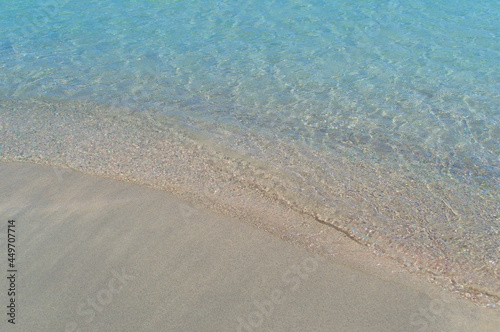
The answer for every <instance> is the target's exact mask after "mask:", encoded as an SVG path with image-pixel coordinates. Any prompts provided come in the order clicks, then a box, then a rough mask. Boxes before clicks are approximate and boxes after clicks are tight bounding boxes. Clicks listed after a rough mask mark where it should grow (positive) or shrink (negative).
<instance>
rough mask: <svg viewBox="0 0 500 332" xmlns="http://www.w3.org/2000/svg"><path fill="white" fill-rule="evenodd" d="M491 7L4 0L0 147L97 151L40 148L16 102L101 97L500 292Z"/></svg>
mask: <svg viewBox="0 0 500 332" xmlns="http://www.w3.org/2000/svg"><path fill="white" fill-rule="evenodd" d="M499 16H500V3H499V2H497V1H493V0H479V1H465V0H453V1H451V0H448V1H424V0H408V1H387V2H382V3H380V1H307V0H300V1H299V0H297V1H285V0H284V1H248V0H246V1H212V0H206V1H118V0H117V1H110V0H100V1H85V2H77V1H70V0H54V1H28V0H22V1H2V2H1V3H0V29H1V30H0V31H1V34H0V97H1V99H2V100H3V101H5V102H8V103H9V104H5V103H4V104H3V107H4V108H3V110H2V113H3V114H1V115H2V116H3V117H2V118H1V121H2V122H0V125H2V123H3V127H5V128H9V130H10V131H11V133H12V132H14V133H16V135H12V136H9V135H10V134H9V133H7V131H4V133H3V135H4V137H3V139H4V145H3V151H1V153H2V156H3V158H6V159H9V158H10V159H12V158H14V159H16V158H17V159H23V158H24V157H23V156H25V155H26V154H28V155H33V154H39V155H42V156H43V157H37V158H39V159H37V160H42V159H43V160H45V161H46V162H50V163H56V162H59V163H62V164H67V165H73V167H76V166H75V165H77V164H78V163H80V166H81V164H85V165H86V167H87V168H88V170H89V171H92V170H94V171H95V170H96V169H100V167H102V165H104V164H106V163H108V164H109V163H110V162H109V160H108V161H106V160H105V158H104V157H103V158H101V159H99V158H97V157H96V156H97V152H96V151H97V150H96V151H94V152H92V151H90V152H89V151H87V150H85V151H86V152H85V154H83V152H81V154H78V153H76V152H73V153H70V152H68V153H57V151H53V148H54V144H56V143H54V144H52V145H50V144H48V145H46V147H45V148H44V147H40V144H41V143H40V140H42V138H41V137H43V136H36V137H35V136H29V135H28V134H29V133H31V131H30V130H31V129H32V128H31V129H30V128H28V127H27V125H26V123H27V122H26V119H27V118H29V117H30V115H29V113H30V107H25V106H22V107H21V106H19V105H25V104H23V103H26V102H35V101H38V102H40V101H43V102H44V103H45V104H44V105H59V106H57V107H58V110H59V111H58V112H63V113H65V114H70V113H71V112H78V110H80V112H83V111H81V108H79V107H75V106H74V105H86V103H94V104H93V105H108V106H109V105H111V106H110V107H112V109H113V115H112V117H113V119H115V120H116V121H117V122H119V121H125V120H126V121H127V126H126V127H127V130H131V132H132V129H131V128H132V127H133V126H134V125H133V124H134V123H139V122H141V121H142V120H139V119H143V117H144V116H146V115H147V116H149V117H154V118H155V119H157V120H155V121H156V122H155V123H156V125H158V123H160V122H162V121H166V122H168V123H171V122H172V121H174V120H175V122H176V123H179V124H181V127H182V128H183V129H185V130H191V131H193V132H195V133H198V134H202V135H204V136H203V137H205V142H206V141H210V140H219V141H221V142H222V143H223V144H224V145H225V146H227V147H228V148H232V149H234V150H237V151H239V153H241V155H244V156H246V157H245V158H246V159H245V162H244V163H241V162H239V161H234V160H233V164H231V166H230V167H229V166H227V167H226V168H224V167H225V166H220V169H222V170H221V172H222V173H224V172H225V173H224V174H226V173H227V174H230V175H231V176H233V177H235V178H237V179H238V181H241V182H242V183H244V184H246V185H247V186H248V187H249V188H250V187H252V188H260V190H261V192H262V193H264V194H268V195H269V197H272V198H273V199H276V200H279V201H282V202H286V204H288V205H289V206H291V207H293V208H294V209H295V210H297V211H300V212H307V213H309V214H310V215H312V216H314V217H315V218H316V219H317V220H320V221H322V222H324V223H328V224H332V225H335V227H338V228H340V229H342V230H343V231H344V232H346V233H349V235H350V236H351V237H353V238H356V239H357V240H359V241H362V242H364V243H366V244H368V245H371V246H374V247H377V246H378V249H377V250H379V251H382V252H384V253H386V254H388V255H393V256H395V258H396V259H402V260H403V261H404V262H405V263H406V264H409V265H418V267H419V268H421V269H426V270H431V271H433V273H434V274H439V275H445V276H447V277H449V279H450V280H451V283H452V284H453V285H456V284H458V285H459V286H460V287H462V289H463V287H469V286H470V287H469V290H471V291H474V290H475V291H476V293H484V294H489V295H490V299H494V298H496V299H497V300H498V296H499V295H500V289H499V288H498V283H499V279H498V268H499V260H500V240H499V239H500V198H499V192H500V186H499V180H500V108H499V105H500V89H499V88H500V85H499V82H500V77H499V75H500V74H499V73H500V43H499V38H498V35H499V33H500V17H499ZM61 103H67V105H68V106H67V107H66V108H64V107H61V106H60V105H61ZM6 105H9V106H6ZM12 105H14V106H12ZM16 105H17V106H16ZM69 105H71V106H69ZM90 108H92V112H93V116H94V117H98V116H102V117H105V115H104V114H108V113H106V112H107V111H106V112H105V111H102V112H101V113H102V114H99V109H100V108H99V107H97V108H96V107H90ZM49 109H50V107H49ZM12 110H16V111H12ZM108 110H109V109H108ZM121 110H122V111H121ZM125 110H127V111H125ZM23 112H24V113H23ZM48 112H49V111H48ZM49 113H50V112H49ZM49 113H46V114H49ZM22 114H24V115H22ZM44 114H45V113H44ZM21 115H22V116H21ZM23 116H24V117H23ZM75 116H78V115H75ZM21 118H22V119H24V120H20V119H21ZM159 119H163V120H159ZM16 121H18V122H16ZM23 121H24V122H23ZM46 121H49V122H50V121H55V120H54V119H52V120H46ZM58 121H59V120H58ZM68 121H70V120H68ZM23 123H24V125H25V126H24V127H23V125H22V124H23ZM141 123H142V122H141ZM148 123H149V124H151V122H148ZM31 125H32V126H35V125H42V124H41V123H38V124H37V123H36V122H34V123H31ZM73 125H75V124H74V123H73ZM68 126H70V124H69V123H68ZM110 126H111V125H110ZM165 126H166V127H168V126H167V125H165ZM76 127H78V126H77V125H76ZM98 127H99V125H94V126H90V125H89V128H91V129H92V130H95V131H96V133H97V132H98V131H99V130H101V131H102V129H99V128H98ZM166 127H162V128H163V129H164V130H166V129H165V128H166ZM13 128H14V129H15V130H13V131H12V129H13ZM44 128H45V127H44ZM68 128H69V127H68ZM89 128H87V129H86V130H90V129H89ZM110 128H111V127H110ZM133 128H134V129H133V130H136V131H134V132H136V133H138V134H137V135H146V136H147V135H149V134H148V133H149V132H150V131H151V129H152V128H153V127H151V126H150V127H148V125H142V126H139V125H137V126H135V127H133ZM46 130H47V131H48V132H50V133H48V135H52V136H51V137H55V138H54V139H55V140H56V141H57V140H63V139H68V137H69V136H70V135H69V134H67V133H66V134H65V133H64V132H62V131H61V132H59V131H57V130H55V129H54V128H52V129H50V127H47V128H46ZM68 130H69V129H68ZM75 130H76V131H78V128H76V129H75ZM81 130H83V129H81ZM58 135H59V136H58ZM72 135H73V136H74V137H76V136H75V135H77V134H75V133H74V132H72ZM80 135H83V133H80ZM96 135H97V134H96ZM73 136H72V137H73ZM95 137H96V136H95V135H94V136H93V138H87V139H88V140H91V141H92V142H93V143H92V144H97V143H95V141H96V139H95ZM120 137H121V136H120ZM141 137H142V136H141ZM207 137H208V138H207ZM30 139H31V140H33V142H31V141H29V140H30ZM23 140H24V141H23ZM37 140H38V141H37ZM103 140H105V139H101V141H103ZM107 140H108V141H107V142H105V143H102V144H110V145H113V146H115V148H116V149H115V150H113V151H118V150H120V143H123V144H125V141H122V142H120V141H119V140H118V139H116V138H115V141H112V140H113V138H109V137H108V138H107ZM83 141H85V139H83ZM101 141H99V142H101ZM21 143H22V144H24V145H23V148H22V149H20V148H19V146H20V144H21ZM28 143H30V144H28ZM74 144H83V143H82V139H80V140H78V141H74ZM89 144H90V143H89ZM137 144H139V143H137ZM123 146H125V145H123ZM51 149H52V150H51ZM58 149H62V148H61V147H59V148H58ZM21 150H22V151H21ZM74 150H78V151H83V150H82V149H80V148H79V149H74ZM125 150H126V149H125V148H124V147H123V153H124V154H125V152H124V151H125ZM150 150H151V148H150V147H148V145H147V144H145V145H143V146H142V150H141V151H143V152H142V153H145V152H144V151H150ZM26 151H28V152H26ZM29 151H31V152H29ZM58 151H59V152H61V151H62V150H58ZM127 151H128V152H127V156H130V153H131V152H130V150H127ZM23 153H24V154H23ZM155 153H156V154H155V156H158V151H156V152H155ZM222 154H224V152H222ZM151 155H152V152H151ZM140 156H142V154H137V155H135V156H132V158H138V159H137V160H142V159H140ZM26 158H27V157H26ZM93 158H94V159H95V160H94V159H93ZM148 158H150V159H151V158H153V157H148ZM220 158H221V160H222V159H224V156H222V157H220ZM228 158H229V157H228ZM35 159H36V158H35ZM90 159H92V160H94V162H93V163H92V164H89V162H88V160H90ZM150 159H147V160H150ZM82 160H86V161H82ZM144 160H146V159H144ZM191 162H192V161H191ZM144 163H145V161H144ZM255 163H256V164H255ZM141 165H142V166H141ZM221 165H222V164H221ZM258 165H265V166H262V167H264V168H265V169H266V171H265V172H259V171H258V169H259V167H261V166H258ZM141 167H143V168H144V167H145V166H144V165H143V164H141V162H138V163H137V164H136V165H135V169H138V168H141ZM109 168H112V166H109ZM132 168H133V167H132ZM271 170H272V171H271ZM110 172H111V171H110ZM130 172H131V174H132V175H131V176H132V177H134V176H135V177H134V179H136V180H137V179H139V178H142V179H145V178H147V175H144V176H143V177H140V176H138V175H137V174H136V175H133V174H135V173H134V170H133V169H132V170H131V171H130ZM137 172H138V171H137ZM145 173H148V171H145ZM264 173H265V175H262V174H264ZM141 176H142V175H141ZM149 176H150V177H155V176H156V177H157V174H156V173H155V174H153V172H150V174H149ZM137 181H139V182H140V180H137ZM144 181H145V180H144ZM162 181H164V182H165V181H166V182H168V181H171V180H168V179H163V180H162ZM205 181H206V182H211V180H209V179H208V180H207V179H205ZM212 182H213V181H212ZM185 184H186V185H187V183H185ZM211 186H212V185H211ZM217 186H218V187H220V188H219V189H218V190H220V192H221V195H222V193H223V192H224V188H223V186H224V185H223V182H222V180H221V182H218V184H217ZM205 188H206V187H205ZM417 262H418V263H417ZM471 285H473V286H471ZM457 287H458V286H457Z"/></svg>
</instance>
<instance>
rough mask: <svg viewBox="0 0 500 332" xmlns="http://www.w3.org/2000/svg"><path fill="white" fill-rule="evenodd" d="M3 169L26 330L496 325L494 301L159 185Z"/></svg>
mask: <svg viewBox="0 0 500 332" xmlns="http://www.w3.org/2000/svg"><path fill="white" fill-rule="evenodd" d="M0 176H1V177H2V183H1V186H2V190H1V193H2V200H1V203H0V214H1V215H2V218H3V219H5V220H4V222H3V224H2V227H4V226H5V225H6V223H7V220H8V219H9V220H10V219H12V220H16V223H17V232H18V238H17V239H18V242H17V243H18V247H19V251H18V252H19V256H18V262H19V276H20V277H19V280H20V281H19V288H20V292H21V294H24V295H23V296H22V297H21V296H19V302H18V303H19V311H18V317H17V325H16V330H19V331H29V330H32V329H33V328H34V327H35V326H36V327H37V329H38V330H43V331H45V330H47V331H48V330H52V331H53V330H61V331H64V330H69V331H71V330H77V328H81V329H82V330H96V329H101V330H102V329H105V330H131V329H134V330H155V328H159V327H161V326H168V327H169V328H170V329H169V330H172V331H177V330H178V331H181V330H186V329H188V330H193V329H198V330H200V329H202V330H210V331H213V330H228V331H229V330H232V331H240V330H241V331H254V330H262V329H264V330H276V331H284V330H290V328H291V329H293V328H294V327H295V328H297V327H303V328H309V329H312V330H346V329H348V330H352V331H358V330H359V331H362V330H366V328H370V329H371V330H379V331H382V330H384V331H402V330H408V331H432V330H436V329H437V330H442V331H458V330H476V331H488V330H491V331H493V329H494V327H495V326H497V325H495V323H497V322H498V320H497V319H498V318H499V316H498V312H497V311H496V310H488V309H485V308H480V307H478V306H476V305H474V304H472V303H469V302H468V301H466V300H464V299H462V298H460V297H458V296H457V295H456V294H450V293H448V292H446V291H444V290H442V289H440V288H438V287H436V286H435V285H431V284H427V283H426V282H418V281H417V279H415V278H413V277H411V276H410V274H409V273H408V272H406V273H405V271H393V273H389V274H388V275H386V278H381V277H380V275H384V274H387V271H382V270H381V271H380V273H379V276H376V275H373V274H367V273H366V272H362V271H360V270H359V269H358V268H356V266H355V265H354V266H352V265H351V266H349V265H346V261H345V260H343V259H342V257H341V255H340V257H330V258H328V259H327V258H325V257H323V256H320V255H317V254H314V253H313V252H310V251H307V250H304V249H302V248H299V247H297V246H295V245H292V244H288V243H285V242H283V241H282V240H280V239H277V238H276V237H274V236H272V235H270V234H266V232H262V230H259V229H255V228H254V227H251V226H249V225H247V224H245V223H241V222H238V221H235V220H231V219H228V218H224V217H220V216H217V215H215V214H213V213H211V212H209V211H206V210H203V209H199V208H195V207H193V206H191V205H189V204H187V203H185V202H182V201H179V200H178V199H176V198H174V197H172V196H171V195H169V194H168V193H165V192H162V191H158V190H153V189H149V188H144V187H141V186H137V185H133V184H128V183H124V182H120V181H115V180H111V179H104V178H101V177H96V176H90V175H85V174H81V173H78V172H75V171H70V170H65V169H61V168H58V167H51V166H40V165H33V164H28V163H5V162H2V163H0ZM2 230H4V228H2ZM2 233H5V231H3V232H2ZM350 242H352V241H350ZM344 244H346V245H347V242H346V243H344ZM341 247H345V246H344V245H342V246H341ZM372 259H374V260H375V261H377V260H378V259H379V258H377V257H376V256H374V257H372ZM377 264H384V262H383V260H382V259H381V260H380V261H378V263H377ZM391 279H392V280H391ZM397 280H399V282H398V281H397ZM3 293H5V292H3ZM5 297H6V294H3V295H2V301H3V302H4V301H5V300H6V299H5ZM4 323H5V322H2V324H4ZM165 324H166V325H165Z"/></svg>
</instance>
